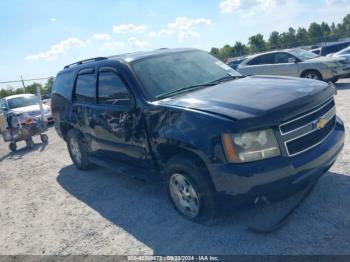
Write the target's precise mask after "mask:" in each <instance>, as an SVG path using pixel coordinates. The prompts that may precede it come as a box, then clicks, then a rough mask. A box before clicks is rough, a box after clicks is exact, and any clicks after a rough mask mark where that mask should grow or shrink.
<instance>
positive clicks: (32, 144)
mask: <svg viewBox="0 0 350 262" xmlns="http://www.w3.org/2000/svg"><path fill="white" fill-rule="evenodd" d="M26 144H27V148H33V147H34V141H33V138H28V139H27V140H26Z"/></svg>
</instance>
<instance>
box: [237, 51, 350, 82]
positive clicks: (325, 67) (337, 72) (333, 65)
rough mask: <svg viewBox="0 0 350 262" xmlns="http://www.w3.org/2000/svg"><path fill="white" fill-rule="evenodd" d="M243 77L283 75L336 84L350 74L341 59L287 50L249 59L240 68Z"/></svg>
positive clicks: (348, 66) (347, 64)
mask: <svg viewBox="0 0 350 262" xmlns="http://www.w3.org/2000/svg"><path fill="white" fill-rule="evenodd" d="M237 71H239V72H240V73H241V74H243V75H282V76H294V77H304V78H312V79H316V80H324V81H332V82H336V81H337V80H338V79H339V78H340V77H342V76H344V75H346V74H348V73H350V64H349V63H348V62H347V61H346V59H344V58H340V57H320V56H318V55H316V54H314V53H312V52H309V51H306V50H303V49H286V50H281V51H273V52H268V53H263V54H258V55H254V56H251V57H249V58H248V59H246V60H245V61H243V62H242V63H241V64H240V65H239V66H238V67H237Z"/></svg>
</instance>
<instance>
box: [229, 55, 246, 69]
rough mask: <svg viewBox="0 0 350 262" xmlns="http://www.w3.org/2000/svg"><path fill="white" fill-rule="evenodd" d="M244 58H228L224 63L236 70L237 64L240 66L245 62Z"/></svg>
mask: <svg viewBox="0 0 350 262" xmlns="http://www.w3.org/2000/svg"><path fill="white" fill-rule="evenodd" d="M246 59H247V57H246V56H241V57H235V58H229V59H228V60H227V61H226V64H227V65H228V66H230V67H231V68H232V69H234V70H237V67H238V66H239V64H241V63H242V62H243V61H244V60H246Z"/></svg>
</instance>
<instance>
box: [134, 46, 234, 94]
mask: <svg viewBox="0 0 350 262" xmlns="http://www.w3.org/2000/svg"><path fill="white" fill-rule="evenodd" d="M132 67H133V69H134V72H135V74H136V76H137V78H138V79H139V81H140V82H141V84H142V89H143V91H144V93H145V95H146V97H147V98H149V99H150V100H156V99H158V98H159V97H162V95H164V94H167V93H170V92H176V91H177V90H181V89H186V88H188V87H191V86H196V85H203V84H206V83H209V82H212V81H216V80H218V79H222V78H224V77H238V76H240V74H239V73H238V72H237V71H235V70H233V69H232V68H231V67H229V66H228V65H226V64H224V63H223V62H221V61H220V60H218V59H216V58H215V57H213V56H211V55H209V54H208V53H206V52H204V51H197V50H196V51H185V52H176V53H168V54H162V55H158V56H153V57H152V56H151V57H147V58H144V59H141V60H137V61H135V62H134V63H133V64H132Z"/></svg>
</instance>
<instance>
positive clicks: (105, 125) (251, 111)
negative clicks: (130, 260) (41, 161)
mask: <svg viewBox="0 0 350 262" xmlns="http://www.w3.org/2000/svg"><path fill="white" fill-rule="evenodd" d="M334 93H335V89H334V86H333V85H329V84H328V83H325V82H320V81H313V80H306V79H303V80H301V79H296V78H283V77H269V76H265V77H242V76H241V75H240V74H238V73H237V72H235V71H234V70H233V69H231V68H230V67H228V66H227V65H225V64H224V63H222V62H221V61H219V60H217V59H216V58H214V57H212V56H210V55H209V54H208V53H207V52H204V51H199V50H196V49H166V50H164V49H163V50H155V51H151V52H146V53H134V54H126V55H118V56H113V57H109V58H101V57H99V58H94V59H90V60H84V61H80V62H77V63H75V64H72V65H69V66H66V67H65V69H64V70H62V71H61V72H59V73H58V74H57V77H56V81H55V83H54V86H53V94H52V112H53V116H54V118H55V127H56V130H57V133H58V134H59V135H60V136H61V137H62V138H63V139H64V140H65V141H66V142H67V145H68V150H69V153H70V156H71V158H72V161H73V163H74V164H75V166H76V167H77V168H79V169H82V170H86V169H90V168H92V167H93V165H94V164H97V165H101V166H104V167H108V168H111V169H113V170H115V171H116V172H121V173H127V174H129V175H135V176H140V175H143V178H144V179H149V180H150V181H153V182H155V181H165V183H164V184H165V186H166V188H167V191H168V195H169V197H170V199H171V201H172V202H173V204H174V206H175V207H176V209H177V210H178V211H179V212H180V213H181V214H182V215H184V216H185V217H187V218H189V219H191V220H194V221H196V222H204V221H208V220H210V219H212V218H213V217H215V216H216V215H217V214H218V212H217V209H218V206H219V205H220V204H222V203H225V204H228V203H230V205H231V204H232V205H234V206H237V205H240V204H244V203H247V202H248V203H253V202H254V201H257V200H259V199H260V198H261V197H262V196H264V197H266V198H268V199H274V198H276V197H279V198H280V197H285V196H288V195H290V194H292V193H294V192H295V191H297V190H299V189H300V188H302V187H304V186H305V185H308V184H309V183H314V182H315V180H316V179H317V178H318V177H319V176H321V175H322V174H323V173H324V172H325V171H326V170H328V169H329V168H330V166H331V165H332V164H333V163H334V161H335V159H336V157H337V155H338V153H339V152H340V150H341V148H342V146H343V143H344V125H343V123H342V121H341V120H340V119H339V118H338V117H336V111H335V104H334V99H333V95H334ZM271 98H273V99H271ZM223 199H224V200H223Z"/></svg>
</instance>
